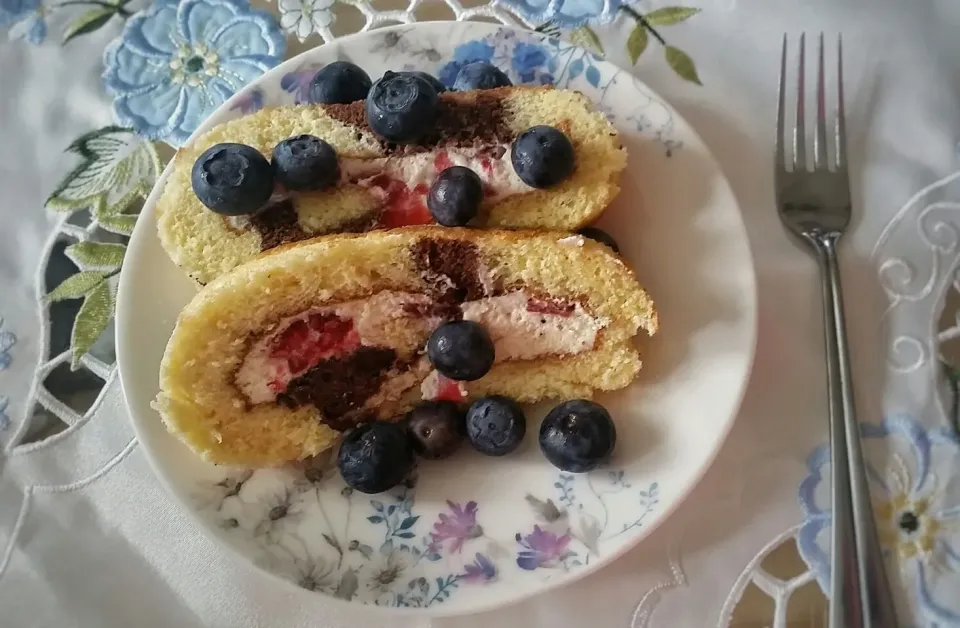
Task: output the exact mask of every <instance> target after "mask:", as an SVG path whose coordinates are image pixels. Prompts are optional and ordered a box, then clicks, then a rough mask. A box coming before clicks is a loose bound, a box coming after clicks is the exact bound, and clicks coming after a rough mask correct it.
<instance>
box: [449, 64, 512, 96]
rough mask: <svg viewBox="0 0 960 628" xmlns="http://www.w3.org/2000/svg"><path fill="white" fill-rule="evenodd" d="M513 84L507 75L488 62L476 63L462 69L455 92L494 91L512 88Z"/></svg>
mask: <svg viewBox="0 0 960 628" xmlns="http://www.w3.org/2000/svg"><path fill="white" fill-rule="evenodd" d="M511 85H513V83H511V82H510V79H509V78H507V75H506V74H504V73H503V72H501V71H500V69H499V68H498V67H496V66H494V65H491V64H489V63H487V62H486V61H474V62H473V63H468V64H467V65H465V66H463V67H462V68H460V71H459V72H458V73H457V79H456V80H455V81H454V82H453V89H454V91H458V92H465V91H467V90H471V89H493V88H495V87H510V86H511Z"/></svg>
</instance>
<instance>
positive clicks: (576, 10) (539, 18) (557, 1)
mask: <svg viewBox="0 0 960 628" xmlns="http://www.w3.org/2000/svg"><path fill="white" fill-rule="evenodd" d="M496 4H498V5H500V6H505V7H507V8H509V9H510V10H511V11H513V12H514V13H517V14H518V15H519V16H520V17H522V18H523V19H524V21H526V22H527V24H528V25H535V24H546V23H548V22H549V23H552V24H554V25H556V26H560V27H564V28H576V27H577V26H583V25H584V24H587V23H591V24H607V23H609V22H612V21H613V20H614V18H616V16H617V10H618V9H619V8H620V5H621V4H622V1H621V0H497V2H496Z"/></svg>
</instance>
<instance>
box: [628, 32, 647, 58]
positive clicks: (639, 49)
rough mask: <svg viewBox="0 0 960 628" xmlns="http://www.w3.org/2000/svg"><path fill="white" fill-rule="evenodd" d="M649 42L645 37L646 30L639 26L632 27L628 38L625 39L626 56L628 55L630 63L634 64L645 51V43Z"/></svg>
mask: <svg viewBox="0 0 960 628" xmlns="http://www.w3.org/2000/svg"><path fill="white" fill-rule="evenodd" d="M649 41H650V37H649V35H647V29H645V28H644V27H643V26H641V25H640V24H637V25H636V26H634V27H633V31H632V32H631V33H630V37H628V38H627V54H629V55H630V63H633V64H636V62H637V59H639V58H640V55H642V54H643V51H644V50H646V49H647V42H649Z"/></svg>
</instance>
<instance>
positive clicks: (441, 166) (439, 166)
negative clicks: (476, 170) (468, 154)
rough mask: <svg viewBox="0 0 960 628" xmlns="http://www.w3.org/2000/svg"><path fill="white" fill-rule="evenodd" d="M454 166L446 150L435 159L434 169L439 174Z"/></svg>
mask: <svg viewBox="0 0 960 628" xmlns="http://www.w3.org/2000/svg"><path fill="white" fill-rule="evenodd" d="M452 165H453V162H452V161H450V155H448V154H447V151H445V150H442V151H440V152H438V153H437V156H436V157H434V158H433V167H434V169H436V171H437V172H438V173H440V172H443V171H444V170H446V169H447V168H449V167H451V166H452Z"/></svg>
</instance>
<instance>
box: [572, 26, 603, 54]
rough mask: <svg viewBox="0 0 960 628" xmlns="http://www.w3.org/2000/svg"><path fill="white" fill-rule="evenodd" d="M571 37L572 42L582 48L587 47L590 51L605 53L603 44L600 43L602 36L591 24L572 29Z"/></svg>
mask: <svg viewBox="0 0 960 628" xmlns="http://www.w3.org/2000/svg"><path fill="white" fill-rule="evenodd" d="M569 37H570V41H571V43H574V44H576V45H578V46H580V47H581V48H586V49H587V50H589V51H590V52H593V53H595V54H598V55H602V54H604V52H603V44H602V43H600V37H599V36H598V35H597V34H596V32H594V30H593V29H592V28H590V27H589V26H581V27H580V28H577V29H574V30H572V31H570V36H569Z"/></svg>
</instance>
